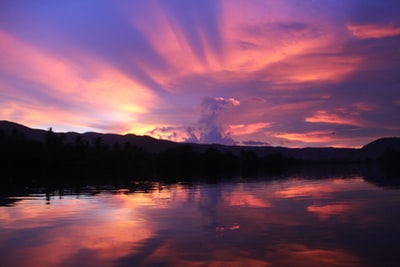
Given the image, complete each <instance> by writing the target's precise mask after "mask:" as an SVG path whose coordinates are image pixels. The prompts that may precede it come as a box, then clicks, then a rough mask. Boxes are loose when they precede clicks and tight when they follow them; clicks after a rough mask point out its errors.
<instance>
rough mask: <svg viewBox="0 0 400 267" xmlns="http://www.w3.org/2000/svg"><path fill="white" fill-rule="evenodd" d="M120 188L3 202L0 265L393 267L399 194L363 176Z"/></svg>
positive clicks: (42, 193) (399, 258) (36, 194)
mask: <svg viewBox="0 0 400 267" xmlns="http://www.w3.org/2000/svg"><path fill="white" fill-rule="evenodd" d="M389 181H390V179H389ZM128 184H130V185H131V186H128V187H127V186H115V185H112V186H111V185H109V186H107V185H106V186H105V185H102V186H96V185H86V186H82V187H80V188H78V189H76V188H75V189H71V188H62V189H60V188H59V189H53V190H51V191H49V190H47V189H46V188H40V187H39V188H35V189H31V191H30V193H25V194H9V195H6V196H4V195H3V196H2V198H1V206H0V265H1V266H42V267H44V266H307V267H310V266H319V267H320V266H400V265H399V264H400V254H399V252H400V213H399V211H400V191H399V190H398V189H399V187H398V186H390V185H381V184H379V183H376V181H373V182H371V180H366V179H365V177H364V176H362V175H350V176H329V177H318V178H315V177H306V176H302V175H293V176H288V177H280V178H269V179H265V178H257V179H242V178H237V179H230V180H226V181H224V180H222V181H219V182H218V183H205V182H191V183H174V184H165V183H162V182H138V181H131V182H128Z"/></svg>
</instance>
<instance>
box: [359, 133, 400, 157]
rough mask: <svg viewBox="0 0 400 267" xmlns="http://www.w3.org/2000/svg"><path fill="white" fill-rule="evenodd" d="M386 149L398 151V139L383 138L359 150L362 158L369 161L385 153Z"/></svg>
mask: <svg viewBox="0 0 400 267" xmlns="http://www.w3.org/2000/svg"><path fill="white" fill-rule="evenodd" d="M388 149H392V150H400V138H399V137H385V138H380V139H378V140H375V141H373V142H371V143H369V144H367V145H365V146H363V147H362V148H361V151H362V153H363V155H364V156H367V157H369V158H371V159H374V158H377V157H379V156H381V155H383V154H384V153H385V151H387V150H388Z"/></svg>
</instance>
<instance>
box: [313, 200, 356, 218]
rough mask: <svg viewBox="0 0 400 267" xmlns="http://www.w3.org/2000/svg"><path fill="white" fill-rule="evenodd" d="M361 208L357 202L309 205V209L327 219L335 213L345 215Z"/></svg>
mask: <svg viewBox="0 0 400 267" xmlns="http://www.w3.org/2000/svg"><path fill="white" fill-rule="evenodd" d="M359 209H360V205H359V204H357V203H335V204H327V205H311V206H308V207H307V211H309V212H313V213H315V214H317V215H318V217H319V218H320V219H322V220H326V219H328V218H329V217H331V216H334V215H345V214H349V213H351V212H353V211H357V210H359Z"/></svg>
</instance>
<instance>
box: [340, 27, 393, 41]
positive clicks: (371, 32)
mask: <svg viewBox="0 0 400 267" xmlns="http://www.w3.org/2000/svg"><path fill="white" fill-rule="evenodd" d="M346 27H347V29H348V30H349V31H350V33H351V34H352V35H353V36H354V37H356V38H358V39H379V38H386V37H393V36H397V35H400V27H397V26H395V25H376V24H353V23H347V24H346Z"/></svg>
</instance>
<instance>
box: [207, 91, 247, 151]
mask: <svg viewBox="0 0 400 267" xmlns="http://www.w3.org/2000/svg"><path fill="white" fill-rule="evenodd" d="M239 104H240V102H239V101H238V100H237V99H234V98H223V97H216V98H212V97H206V98H204V99H203V101H202V102H201V115H200V119H199V128H200V139H199V141H200V142H201V143H220V144H234V143H235V141H234V140H233V139H232V138H231V136H230V134H229V132H226V131H225V127H226V125H225V124H224V122H223V121H221V115H222V114H223V113H224V112H229V110H231V109H232V108H233V107H235V106H238V105H239Z"/></svg>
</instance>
